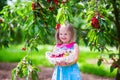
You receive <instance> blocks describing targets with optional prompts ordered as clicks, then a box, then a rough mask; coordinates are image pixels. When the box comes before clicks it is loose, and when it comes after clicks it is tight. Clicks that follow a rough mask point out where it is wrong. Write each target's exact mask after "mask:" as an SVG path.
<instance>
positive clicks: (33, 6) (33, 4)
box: [32, 2, 35, 10]
mask: <svg viewBox="0 0 120 80" xmlns="http://www.w3.org/2000/svg"><path fill="white" fill-rule="evenodd" d="M32 10H35V3H34V2H33V3H32Z"/></svg>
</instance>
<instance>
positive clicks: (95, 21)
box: [91, 17, 100, 29]
mask: <svg viewBox="0 0 120 80" xmlns="http://www.w3.org/2000/svg"><path fill="white" fill-rule="evenodd" d="M91 25H92V26H93V27H94V28H96V29H98V28H99V27H100V26H99V21H98V19H97V18H96V17H93V18H92V19H91Z"/></svg>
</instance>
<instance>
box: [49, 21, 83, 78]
mask: <svg viewBox="0 0 120 80" xmlns="http://www.w3.org/2000/svg"><path fill="white" fill-rule="evenodd" d="M55 38H56V45H55V47H54V50H53V52H52V53H47V58H48V60H49V61H50V62H51V63H53V64H55V66H56V67H55V70H54V73H53V76H52V80H81V76H80V71H79V68H78V65H77V60H78V56H79V47H78V45H77V44H76V42H75V40H76V39H75V38H76V34H75V30H74V28H73V27H72V25H71V24H69V23H65V24H64V25H59V26H57V28H56V35H55ZM48 55H49V57H48Z"/></svg>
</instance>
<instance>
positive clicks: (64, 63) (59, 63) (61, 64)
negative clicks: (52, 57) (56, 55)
mask: <svg viewBox="0 0 120 80" xmlns="http://www.w3.org/2000/svg"><path fill="white" fill-rule="evenodd" d="M55 65H56V66H67V65H69V64H68V63H67V62H65V61H61V62H57V63H56V64H55Z"/></svg>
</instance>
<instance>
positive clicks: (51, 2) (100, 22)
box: [0, 0, 120, 80]
mask: <svg viewBox="0 0 120 80" xmlns="http://www.w3.org/2000/svg"><path fill="white" fill-rule="evenodd" d="M119 12H120V1H119V0H102V1H100V0H33V1H28V2H19V3H17V2H16V3H15V5H13V6H6V7H4V8H3V10H2V11H1V12H0V14H2V16H1V18H0V36H1V39H0V47H2V46H8V44H9V43H10V42H12V41H14V40H15V39H16V38H15V35H16V33H17V32H18V31H20V32H21V33H22V35H23V36H22V37H23V39H24V41H25V46H24V47H23V48H22V50H28V51H30V50H33V49H35V50H38V49H37V46H38V45H39V44H46V43H47V44H51V43H52V44H54V33H55V26H56V25H58V24H63V23H64V22H65V21H69V22H70V23H73V25H74V27H75V28H76V29H77V35H79V36H78V37H77V38H78V40H79V39H80V38H82V39H83V40H84V42H85V44H86V45H87V46H89V47H90V49H91V50H98V51H99V52H100V53H101V54H104V51H108V53H110V54H108V55H109V58H110V59H111V60H112V63H111V66H110V71H111V72H112V71H113V70H114V69H117V74H116V80H120V13H119ZM3 35H4V36H3ZM51 37H53V38H52V39H51ZM18 40H19V39H18ZM107 46H111V47H116V48H117V50H118V51H117V53H115V52H111V51H110V50H109V48H107ZM28 55H29V54H28ZM103 60H104V57H103V56H100V58H99V59H98V65H100V64H101V63H102V61H103ZM27 61H28V62H27ZM25 63H28V64H27V65H26V66H25V68H24V67H23V66H24V65H25ZM20 66H22V69H27V68H28V67H29V66H31V67H29V68H28V70H21V71H23V72H24V71H27V72H25V75H24V73H23V75H21V76H28V75H29V73H30V72H33V75H36V72H37V69H36V68H32V64H31V62H30V60H29V59H27V57H26V56H25V57H24V59H23V60H21V62H20V64H19V65H18V67H20ZM18 67H17V68H16V69H14V71H13V72H14V74H15V75H14V76H16V75H17V73H19V71H20V70H19V69H18ZM34 71H35V72H34ZM20 74H21V73H20ZM27 79H28V77H27ZM34 79H37V77H34Z"/></svg>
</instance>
